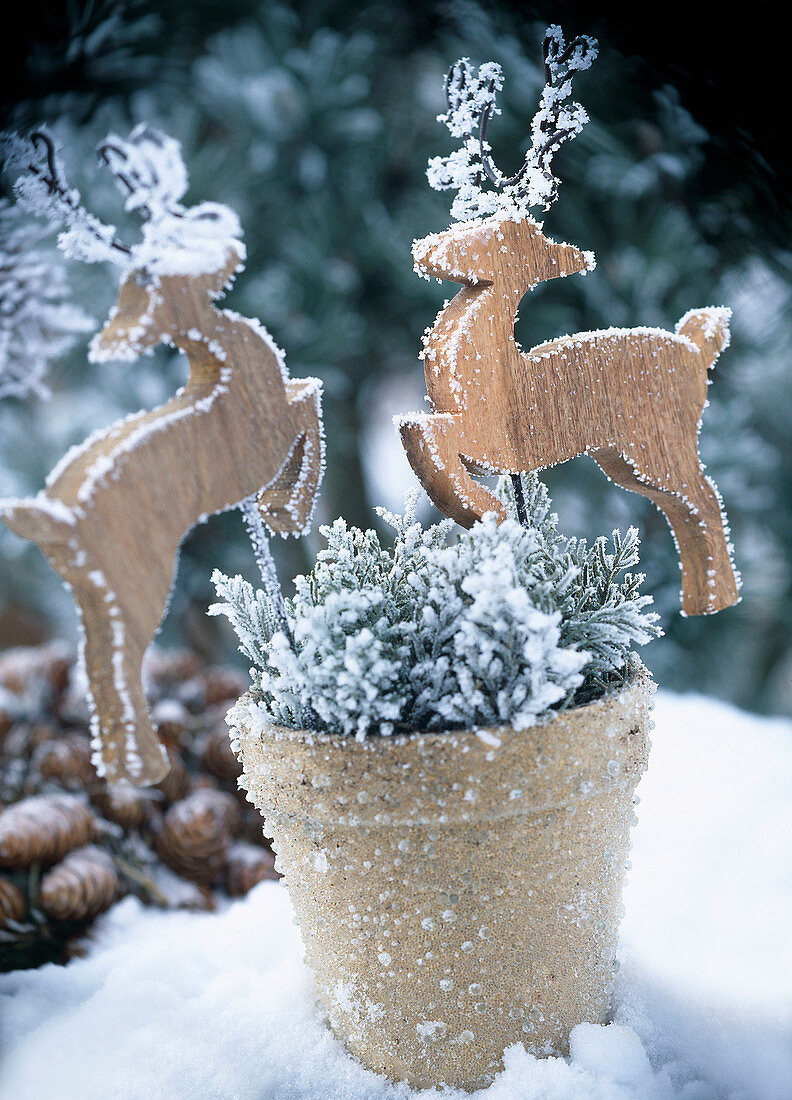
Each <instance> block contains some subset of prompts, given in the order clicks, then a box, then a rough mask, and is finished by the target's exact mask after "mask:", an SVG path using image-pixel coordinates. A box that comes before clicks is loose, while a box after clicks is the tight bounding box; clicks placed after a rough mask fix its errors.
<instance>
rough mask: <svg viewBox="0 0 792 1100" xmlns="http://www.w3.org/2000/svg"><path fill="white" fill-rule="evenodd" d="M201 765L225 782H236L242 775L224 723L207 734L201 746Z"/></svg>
mask: <svg viewBox="0 0 792 1100" xmlns="http://www.w3.org/2000/svg"><path fill="white" fill-rule="evenodd" d="M201 764H202V765H203V766H204V767H205V768H206V770H207V771H208V772H211V774H212V775H215V776H217V778H218V779H222V780H224V781H225V782H235V781H236V780H237V778H238V777H239V775H240V774H241V772H242V768H241V766H240V764H239V761H238V760H237V758H236V757H235V756H234V754H233V752H232V751H231V741H230V738H229V730H228V726H227V725H226V724H225V722H224V721H222V722H221V723H220V724H219V725H218V726H217V727H215V728H214V729H211V730H210V731H209V732H208V733H207V735H206V737H205V740H204V742H203V745H202V746H201Z"/></svg>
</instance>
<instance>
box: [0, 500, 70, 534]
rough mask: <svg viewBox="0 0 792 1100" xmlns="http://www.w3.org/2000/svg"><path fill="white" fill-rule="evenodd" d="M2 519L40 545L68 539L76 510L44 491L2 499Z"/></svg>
mask: <svg viewBox="0 0 792 1100" xmlns="http://www.w3.org/2000/svg"><path fill="white" fill-rule="evenodd" d="M0 519H2V520H3V521H4V522H5V524H6V526H7V527H10V528H11V530H12V531H13V532H14V533H15V534H17V535H21V536H22V538H24V539H30V540H31V541H32V542H36V543H38V544H39V545H40V546H51V545H53V544H55V543H65V542H68V541H69V539H70V538H71V537H72V536H73V534H74V523H75V517H74V513H73V512H72V511H70V509H69V508H67V507H66V505H65V504H62V503H61V502H60V501H59V500H53V499H51V498H50V497H48V496H46V495H45V494H44V493H39V494H38V496H35V497H28V498H26V499H24V500H15V499H10V500H0Z"/></svg>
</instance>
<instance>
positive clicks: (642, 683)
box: [226, 656, 657, 753]
mask: <svg viewBox="0 0 792 1100" xmlns="http://www.w3.org/2000/svg"><path fill="white" fill-rule="evenodd" d="M628 661H629V663H630V670H629V673H628V676H627V678H626V679H625V680H624V682H623V683H621V684H619V685H617V686H614V687H612V688H609V689H607V690H606V691H605V693H604V694H603V695H600V696H599V697H598V698H597V699H592V700H591V702H589V703H584V704H583V705H582V706H579V707H569V708H568V709H567V710H558V711H550V712H549V713H548V714H546V715H544V716H543V717H542V718H539V719H537V720H536V721H535V722H533V723H531V725H530V726H525V727H522V728H521V729H520V730H515V729H514V727H513V726H512V725H510V723H508V722H503V723H501V724H500V725H498V726H456V727H453V728H451V729H444V730H411V731H410V732H409V733H394V734H367V735H366V736H365V737H363V738H361V739H358V738H357V737H354V736H351V735H348V734H339V733H327V732H324V731H322V730H311V729H294V728H292V727H291V726H281V725H278V724H277V723H276V722H270V723H268V724H267V725H266V726H265V727H264V728H263V729H262V731H261V734H262V740H273V741H296V742H301V743H303V744H309V745H315V746H322V745H332V746H334V747H337V746H341V745H343V746H344V747H345V749H346V750H348V751H349V752H350V753H353V752H365V753H370V752H372V751H376V747H377V746H380V745H381V746H382V749H383V751H386V750H387V749H389V748H393V749H395V748H399V747H403V746H405V745H410V744H412V743H413V742H420V743H421V745H423V746H425V747H426V748H427V749H428V748H430V747H431V746H433V745H438V746H439V745H441V744H442V743H443V742H444V741H448V740H449V739H450V738H453V737H461V736H464V735H465V734H471V733H472V734H475V735H476V737H478V738H479V739H480V740H481V741H483V742H484V744H488V743H489V742H488V738H487V735H488V734H489V735H490V737H491V738H492V739H493V741H492V744H493V747H498V745H499V744H500V741H501V736H502V735H503V734H504V733H528V731H530V730H539V729H545V728H547V727H548V726H551V725H553V723H555V722H564V721H566V722H568V721H570V720H574V721H575V723H576V724H577V722H578V719H579V716H583V715H588V716H592V715H594V714H595V713H596V712H597V711H601V710H604V709H606V708H609V707H611V706H613V705H614V704H616V703H618V702H619V701H620V700H622V699H623V698H625V697H626V696H627V695H629V694H630V693H631V692H636V691H638V690H640V689H641V688H647V689H648V690H649V691H650V693H653V692H654V690H656V686H657V685H656V684H655V682H654V680H653V679H652V675H651V673H650V671H649V669H648V668H647V667H646V665H645V664H644V663H643V661H641V660H640V658H638V657H637V656H633V658H632V660H630V659H629V658H628ZM253 703H259V704H263V699H262V698H261V693H260V692H259V691H258V689H257V688H250V689H249V690H248V691H246V692H245V693H244V694H243V695H240V697H239V698H238V699H237V701H236V703H234V704H232V706H231V708H230V709H229V711H228V713H227V715H226V723H227V724H228V725H229V726H230V727H231V728H232V729H237V728H238V727H239V724H238V723H237V722H236V721H233V719H234V718H235V714H234V712H235V711H236V710H237V708H239V709H240V710H245V711H247V712H248V713H249V710H248V708H249V706H250V705H251V704H253ZM264 710H265V712H266V708H264ZM584 721H585V719H584Z"/></svg>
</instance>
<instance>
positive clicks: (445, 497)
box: [398, 413, 507, 527]
mask: <svg viewBox="0 0 792 1100" xmlns="http://www.w3.org/2000/svg"><path fill="white" fill-rule="evenodd" d="M398 428H399V432H400V433H401V438H402V443H403V445H404V449H405V451H406V452H407V458H408V460H409V463H410V465H411V466H412V468H413V471H414V472H415V475H416V476H417V478H418V480H419V481H420V482H421V484H422V485H423V487H424V488H425V489H426V491H427V493H428V494H429V496H430V498H431V499H432V500H433V501H434V503H435V504H436V505H437V507H438V508H439V509H440V511H441V512H443V513H444V515H446V516H450V517H451V519H453V520H455V521H456V522H457V523H458V524H459V525H460V526H461V527H472V526H473V524H474V523H475V522H476V520H477V519H481V517H482V516H483V515H484V514H485V513H486V512H495V513H496V514H497V515H498V518H499V519H505V518H506V515H507V513H506V509H505V508H504V506H503V502H502V501H500V500H498V498H497V497H496V496H495V494H494V493H491V492H490V491H489V490H488V489H485V487H484V486H483V485H479V483H478V482H477V481H474V479H473V478H472V477H471V476H470V471H469V470H468V469H467V467H466V466H465V464H464V462H463V460H462V458H461V454H463V453H464V447H462V446H461V444H462V431H461V423H460V421H459V418H458V417H456V416H455V415H453V414H452V413H432V414H430V415H429V416H423V417H420V418H418V417H415V418H411V417H403V418H400V419H399V420H398Z"/></svg>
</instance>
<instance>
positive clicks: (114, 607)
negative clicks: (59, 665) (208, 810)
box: [74, 574, 169, 785]
mask: <svg viewBox="0 0 792 1100" xmlns="http://www.w3.org/2000/svg"><path fill="white" fill-rule="evenodd" d="M100 578H101V574H98V575H96V574H95V581H94V584H93V586H88V585H82V584H81V585H80V587H79V588H78V587H77V586H75V588H74V595H75V599H76V602H77V607H78V610H79V613H80V619H81V622H82V627H83V632H82V640H81V658H82V660H83V661H84V664H85V669H86V672H87V673H88V677H89V683H90V684H91V690H92V695H93V698H92V700H91V702H92V711H93V717H92V721H91V728H92V734H93V749H94V757H93V759H94V763H95V764H96V766H97V770H98V771H99V773H100V774H101V775H104V776H105V778H106V779H107V781H108V783H119V782H121V781H123V780H126V781H128V782H130V783H134V784H136V785H146V784H150V783H157V782H159V780H160V779H162V778H163V777H164V776H165V775H167V773H168V766H169V765H168V760H167V756H166V755H165V752H164V750H163V748H162V746H161V745H160V742H159V739H158V738H157V735H156V733H155V732H154V729H153V727H152V725H151V721H150V719H149V716H148V707H147V704H146V697H145V694H144V692H143V684H142V665H143V653H144V650H145V647H143V648H141V647H140V646H139V645H138V644H137V642H136V641H135V640H134V638H132V637H131V636H130V634H131V632H130V630H129V629H128V626H127V623H126V622H125V620H124V617H123V615H122V612H121V609H120V608H119V606H118V604H117V603H116V601H115V599H114V597H113V593H112V592H111V591H110V590H109V589H107V588H106V587H104V586H102V584H101V581H100ZM97 588H98V589H99V592H97ZM97 597H98V598H97ZM100 600H101V603H100ZM102 604H103V605H104V606H102Z"/></svg>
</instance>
